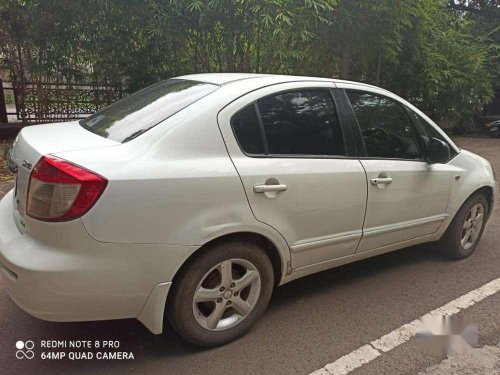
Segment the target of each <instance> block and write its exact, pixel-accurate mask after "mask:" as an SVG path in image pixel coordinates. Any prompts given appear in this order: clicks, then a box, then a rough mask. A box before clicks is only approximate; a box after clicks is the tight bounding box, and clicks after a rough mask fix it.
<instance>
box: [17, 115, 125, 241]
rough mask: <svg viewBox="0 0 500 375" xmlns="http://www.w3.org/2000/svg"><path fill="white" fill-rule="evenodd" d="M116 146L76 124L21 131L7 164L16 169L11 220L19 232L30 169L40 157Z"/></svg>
mask: <svg viewBox="0 0 500 375" xmlns="http://www.w3.org/2000/svg"><path fill="white" fill-rule="evenodd" d="M119 144H120V143H119V142H115V141H112V140H110V139H106V138H103V137H100V136H98V135H96V134H93V133H91V132H89V131H87V130H85V129H84V128H83V127H81V126H80V124H79V123H78V122H77V121H74V122H62V123H55V124H46V125H34V126H30V127H26V128H24V129H23V130H22V131H21V132H20V133H19V135H18V137H17V138H16V140H15V142H14V145H13V146H12V149H11V150H10V151H9V165H10V166H11V167H13V168H14V169H17V171H16V173H15V187H14V218H15V219H16V224H17V227H18V228H19V230H20V231H21V232H24V217H25V215H26V199H27V193H28V183H29V178H30V174H31V170H32V169H33V167H34V166H35V164H36V163H37V162H38V160H40V158H41V157H42V156H43V155H48V154H53V153H56V152H63V151H75V150H83V149H95V148H101V147H110V146H116V145H119Z"/></svg>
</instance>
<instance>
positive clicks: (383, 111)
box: [346, 90, 422, 160]
mask: <svg viewBox="0 0 500 375" xmlns="http://www.w3.org/2000/svg"><path fill="white" fill-rule="evenodd" d="M346 93H347V96H348V97H349V100H350V102H351V105H352V108H353V110H354V113H355V115H356V118H357V120H358V123H359V126H360V128H361V133H362V134H363V140H364V142H365V147H366V152H367V154H368V155H367V156H369V157H378V158H394V159H415V160H419V159H422V152H421V148H420V137H419V134H418V132H417V130H416V129H415V127H414V125H413V124H412V122H411V120H410V118H409V117H408V115H407V114H406V111H405V110H404V108H403V107H402V106H401V104H399V103H397V102H395V101H393V100H391V99H389V98H386V97H384V96H381V95H377V94H372V93H367V92H363V91H357V90H346Z"/></svg>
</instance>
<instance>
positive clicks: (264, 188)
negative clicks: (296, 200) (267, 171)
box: [253, 184, 287, 193]
mask: <svg viewBox="0 0 500 375" xmlns="http://www.w3.org/2000/svg"><path fill="white" fill-rule="evenodd" d="M286 189H287V186H286V185H285V184H277V185H254V187H253V192H254V193H269V192H278V191H285V190H286Z"/></svg>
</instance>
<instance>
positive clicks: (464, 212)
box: [439, 194, 488, 259]
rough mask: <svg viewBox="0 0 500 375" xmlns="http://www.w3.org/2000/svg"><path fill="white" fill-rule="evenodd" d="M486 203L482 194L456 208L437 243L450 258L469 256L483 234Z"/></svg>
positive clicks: (486, 212) (486, 211) (486, 213)
mask: <svg viewBox="0 0 500 375" xmlns="http://www.w3.org/2000/svg"><path fill="white" fill-rule="evenodd" d="M487 215H488V203H487V201H486V198H485V197H484V196H483V195H482V194H476V195H473V196H472V197H470V198H469V199H468V200H467V201H466V202H465V203H464V204H463V205H462V207H461V208H460V209H459V210H458V212H457V214H456V215H455V217H454V219H453V220H452V222H451V223H450V226H449V227H448V229H447V231H446V233H445V234H444V235H443V238H442V239H441V240H440V241H439V245H440V247H441V249H442V251H443V252H444V254H445V255H447V256H448V257H450V258H452V259H464V258H467V257H469V256H470V255H471V254H472V253H473V252H474V250H475V249H476V246H477V244H478V243H479V240H480V239H481V236H482V235H483V230H484V226H485V224H486V217H487Z"/></svg>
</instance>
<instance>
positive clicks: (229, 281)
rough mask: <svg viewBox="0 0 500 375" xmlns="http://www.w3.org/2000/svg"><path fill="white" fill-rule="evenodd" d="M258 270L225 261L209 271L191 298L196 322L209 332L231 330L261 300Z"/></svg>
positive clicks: (245, 263) (240, 261) (239, 261)
mask: <svg viewBox="0 0 500 375" xmlns="http://www.w3.org/2000/svg"><path fill="white" fill-rule="evenodd" d="M260 289H261V278H260V274H259V271H258V270H257V268H256V267H255V266H254V265H253V264H252V263H250V262H249V261H247V260H244V259H229V260H225V261H223V262H221V263H219V264H217V265H216V266H215V267H213V268H212V269H210V271H208V272H207V273H206V274H205V276H203V278H202V279H201V281H200V283H199V284H198V286H197V288H196V291H195V293H194V297H193V313H194V317H195V319H196V322H197V323H198V324H199V325H200V326H201V327H203V328H205V329H207V330H209V331H223V330H226V329H229V328H232V327H234V326H236V325H238V324H239V323H241V321H242V320H243V319H245V318H246V317H247V316H248V315H249V314H250V313H251V312H252V310H253V309H254V307H255V305H256V304H257V301H258V299H259V296H260Z"/></svg>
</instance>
